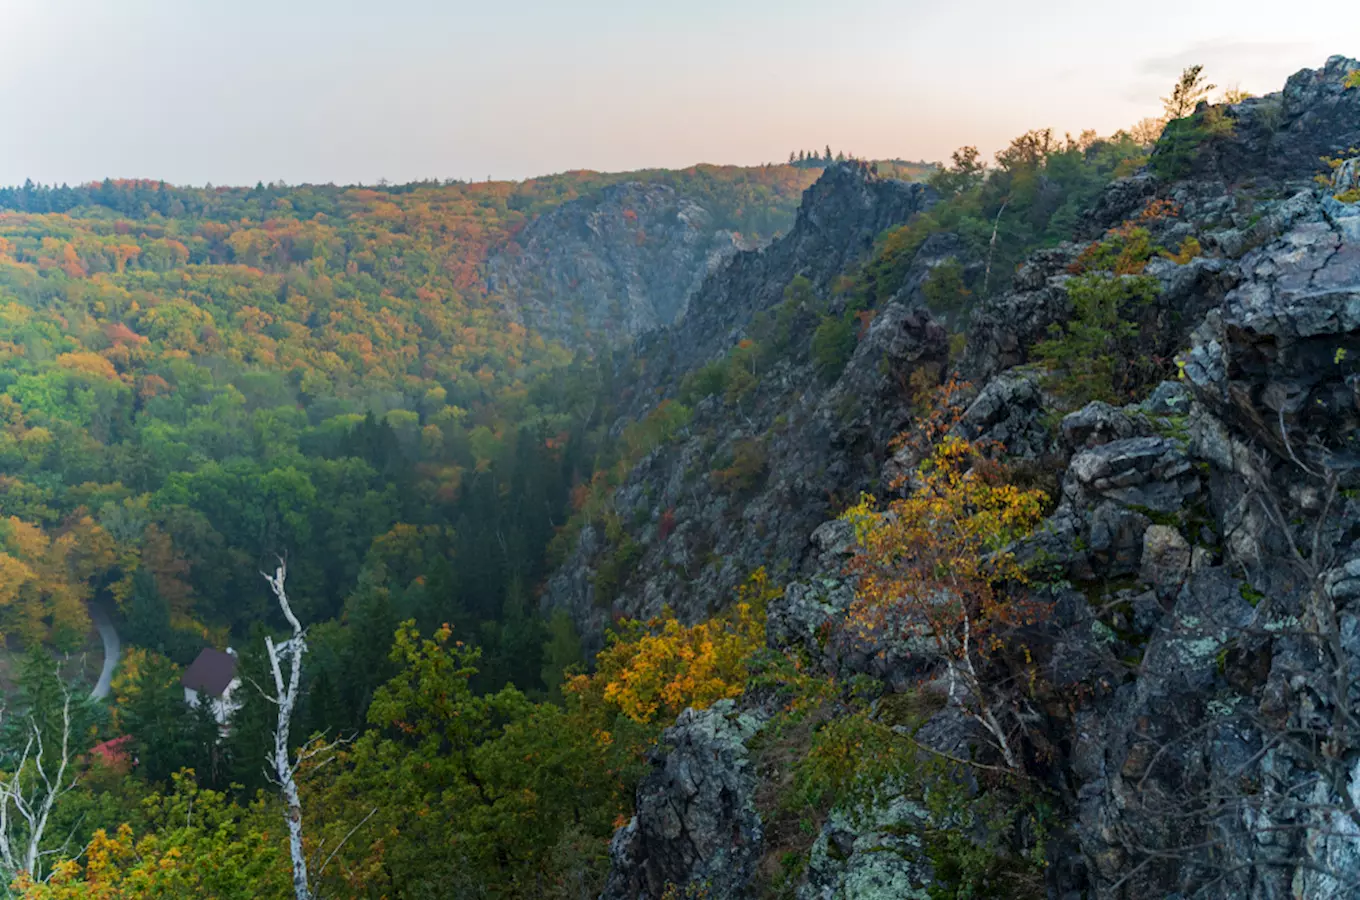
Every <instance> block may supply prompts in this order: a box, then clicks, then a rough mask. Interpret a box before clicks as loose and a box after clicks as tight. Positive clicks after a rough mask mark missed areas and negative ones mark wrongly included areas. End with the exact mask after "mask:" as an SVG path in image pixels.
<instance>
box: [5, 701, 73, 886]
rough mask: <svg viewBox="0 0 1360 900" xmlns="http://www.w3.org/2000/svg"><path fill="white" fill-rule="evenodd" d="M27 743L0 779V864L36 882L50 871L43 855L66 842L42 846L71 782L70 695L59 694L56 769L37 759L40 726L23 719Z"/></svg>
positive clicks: (59, 850)
mask: <svg viewBox="0 0 1360 900" xmlns="http://www.w3.org/2000/svg"><path fill="white" fill-rule="evenodd" d="M29 730H30V733H29V736H28V742H27V743H26V744H25V746H24V752H23V754H22V755H21V756H20V757H19V762H18V764H17V765H15V767H14V771H13V772H12V773H11V774H10V775H9V777H8V778H6V779H4V780H0V866H3V868H4V870H5V875H6V876H7V880H8V879H13V878H14V877H16V876H17V875H19V873H21V872H26V873H28V876H29V877H30V878H31V879H33V880H34V881H37V882H42V881H45V880H46V879H47V875H48V874H50V873H44V872H43V871H42V861H43V859H44V857H47V856H51V855H54V854H60V853H63V852H64V851H65V850H66V845H63V846H61V847H59V848H57V849H54V850H43V849H42V842H43V837H44V836H45V835H46V832H47V823H48V821H49V820H50V819H51V817H52V810H53V808H54V807H56V805H57V801H58V800H60V799H61V798H62V796H64V795H65V794H67V793H69V792H70V791H71V789H72V788H74V787H75V786H76V776H75V773H74V772H71V773H70V774H69V776H68V772H70V769H71V695H70V694H69V693H68V694H65V696H64V697H63V700H62V707H61V755H60V757H59V758H58V759H57V761H56V771H55V772H49V771H48V765H47V763H46V762H44V760H43V756H44V755H45V748H44V747H43V736H42V731H41V730H39V728H38V724H37V722H35V721H33V720H32V719H30V720H29Z"/></svg>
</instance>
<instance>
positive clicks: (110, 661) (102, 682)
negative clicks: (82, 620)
mask: <svg viewBox="0 0 1360 900" xmlns="http://www.w3.org/2000/svg"><path fill="white" fill-rule="evenodd" d="M90 619H91V620H92V621H93V622H94V627H95V628H98V629H99V638H100V640H102V641H103V642H104V668H103V669H102V670H101V671H100V673H99V681H98V682H96V683H95V686H94V690H92V691H90V698H91V699H92V700H103V699H104V698H105V697H107V696H108V695H109V687H110V686H111V685H112V684H113V670H114V669H115V668H117V667H118V656H119V654H120V653H121V652H122V648H123V642H122V641H120V640H119V639H118V632H117V631H116V630H115V629H114V627H113V622H112V621H111V620H110V619H109V614H108V613H107V612H105V611H104V608H103V607H102V606H98V605H96V604H93V603H91V604H90Z"/></svg>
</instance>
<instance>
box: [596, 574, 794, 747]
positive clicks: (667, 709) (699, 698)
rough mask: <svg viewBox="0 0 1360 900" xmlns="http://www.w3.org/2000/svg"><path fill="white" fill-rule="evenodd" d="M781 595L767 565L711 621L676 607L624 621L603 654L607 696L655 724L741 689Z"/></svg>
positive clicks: (600, 671) (600, 662)
mask: <svg viewBox="0 0 1360 900" xmlns="http://www.w3.org/2000/svg"><path fill="white" fill-rule="evenodd" d="M778 594H779V589H778V588H777V587H776V586H775V585H773V584H772V583H771V582H770V579H769V577H768V576H767V575H766V573H765V570H764V569H763V568H761V569H757V570H756V571H755V572H754V573H753V574H752V575H751V577H750V578H749V579H747V581H746V583H745V584H744V585H743V586H742V587H741V588H740V589H739V590H738V600H737V603H736V604H734V605H733V606H732V608H731V609H729V610H728V611H727V612H725V613H724V614H723V615H721V616H718V617H716V618H713V619H710V620H708V621H707V622H701V623H700V624H698V625H682V624H680V622H679V620H677V619H676V618H675V615H674V613H672V612H671V611H670V610H669V609H667V610H666V611H665V612H664V614H663V615H662V616H661V618H659V619H652V620H651V621H649V622H647V623H639V622H635V621H625V622H622V623H621V624H620V629H619V631H618V632H616V633H614V634H611V635H610V637H609V646H607V647H606V648H605V649H604V650H602V651H600V654H599V655H598V656H597V657H596V659H595V663H596V667H597V672H596V675H595V676H594V677H595V678H596V679H598V680H599V681H601V682H603V684H604V699H605V701H606V702H607V703H610V704H612V705H613V706H615V707H617V708H618V710H619V711H620V712H622V713H623V714H624V715H625V716H627V717H628V718H629V719H632V720H633V721H634V722H639V723H642V724H648V723H652V722H656V721H668V720H672V719H674V718H675V717H676V716H677V715H679V714H680V713H681V712H682V711H683V710H685V709H686V708H687V707H694V708H695V709H703V708H705V707H707V706H711V705H712V704H713V703H716V702H717V701H719V700H722V699H725V698H728V697H739V696H741V693H742V691H743V690H744V689H745V687H746V679H747V677H748V676H749V674H750V669H749V666H750V664H751V662H752V660H753V659H754V658H755V657H756V655H757V654H758V653H759V651H760V650H761V649H762V648H763V647H764V646H765V608H766V605H767V604H768V603H769V601H770V600H771V599H772V598H773V597H775V596H778Z"/></svg>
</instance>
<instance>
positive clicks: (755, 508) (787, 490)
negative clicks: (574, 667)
mask: <svg viewBox="0 0 1360 900" xmlns="http://www.w3.org/2000/svg"><path fill="white" fill-rule="evenodd" d="M933 199H934V195H933V193H932V192H931V191H930V190H929V189H928V188H925V187H923V186H920V185H907V184H904V183H900V182H895V181H886V180H881V179H877V178H874V177H872V176H870V175H868V174H867V173H866V172H865V171H864V170H862V169H861V168H859V167H855V166H833V167H831V168H829V169H828V170H827V172H826V173H825V174H824V175H823V176H822V178H821V179H820V180H819V181H818V182H817V183H816V184H815V185H814V186H813V187H812V188H811V189H809V191H808V193H807V195H806V196H805V198H804V202H803V206H802V208H801V210H800V212H799V215H798V219H797V221H796V223H795V225H794V227H793V229H792V231H791V232H790V233H789V234H788V235H787V236H785V237H784V238H782V239H780V240H778V241H775V242H774V243H773V244H771V245H770V246H769V247H766V248H764V249H762V250H759V251H753V252H745V253H741V254H738V255H737V256H736V257H735V258H733V260H732V261H731V262H730V263H729V264H728V265H727V266H726V267H724V268H723V269H722V270H720V271H719V272H717V273H716V274H714V275H713V276H712V277H711V278H709V280H708V281H706V282H705V284H704V286H703V288H702V289H701V290H700V291H699V292H698V293H697V294H696V295H695V296H694V297H693V299H692V301H691V304H690V308H689V311H688V312H687V313H686V315H685V316H684V318H683V319H682V320H681V321H680V322H678V323H677V324H676V325H675V326H674V327H672V328H670V329H668V330H667V331H666V332H664V333H661V334H658V335H655V336H653V337H649V338H646V339H644V340H643V341H642V342H641V343H640V346H639V350H638V353H639V355H640V356H642V357H644V358H645V359H646V361H647V364H646V368H645V372H644V373H643V374H642V375H641V377H640V378H639V379H638V380H637V382H636V384H635V385H634V387H633V391H634V398H635V403H634V410H633V412H632V414H631V415H630V416H629V417H626V418H625V419H624V420H622V421H620V422H619V423H617V424H616V426H615V427H616V428H618V429H622V428H623V427H624V426H625V425H626V424H627V422H628V421H629V420H630V419H631V418H633V417H636V416H641V415H643V414H645V413H646V412H647V411H648V410H649V409H650V408H652V407H653V406H655V404H656V403H657V402H658V401H659V399H660V398H662V397H665V396H671V395H673V394H674V393H675V391H676V390H677V388H678V387H679V383H680V381H681V379H682V377H683V374H684V373H686V372H688V371H690V370H691V369H693V368H695V367H697V366H698V365H701V364H703V363H707V362H709V361H710V360H711V359H713V358H714V357H715V356H719V357H720V356H721V355H722V354H725V353H726V352H727V351H728V350H730V349H731V348H732V347H733V346H734V345H736V344H737V343H738V342H739V341H740V340H741V339H742V338H743V337H744V336H745V329H746V328H747V327H748V326H749V325H750V323H751V320H752V318H753V317H754V316H755V315H756V314H757V313H759V312H761V311H763V310H766V309H768V308H770V307H772V306H775V305H778V304H779V303H782V302H783V299H784V288H785V286H787V285H788V284H789V282H790V281H792V280H793V278H794V277H795V276H797V275H803V276H804V277H806V278H808V280H809V282H810V284H811V286H812V289H813V290H814V292H817V293H818V295H819V296H820V297H822V298H823V299H824V300H825V301H826V302H831V300H830V298H831V293H832V292H831V290H830V283H831V280H832V279H833V278H834V277H835V276H836V275H838V274H839V273H840V272H841V271H842V270H843V268H844V267H845V266H846V265H847V264H848V263H849V262H850V261H852V260H856V259H859V258H860V256H861V255H862V254H863V253H865V252H866V251H867V250H868V249H869V248H870V247H871V246H872V243H873V239H874V237H875V236H876V235H877V234H878V233H880V232H881V231H882V230H883V229H884V228H886V227H888V226H890V225H894V224H900V223H901V222H904V221H907V220H908V219H910V218H911V216H912V215H914V214H915V213H917V212H919V211H921V210H924V209H926V208H928V207H929V205H930V204H931V203H932V202H933ZM803 327H804V330H803V331H798V332H795V333H794V334H793V335H791V337H790V342H789V343H790V348H791V349H790V351H789V352H788V353H787V354H786V355H785V356H783V357H781V358H779V359H777V360H775V361H774V362H773V363H772V364H771V366H770V368H768V369H767V370H764V371H761V372H759V373H758V383H757V384H756V385H755V386H754V387H753V388H752V390H751V391H750V392H749V394H748V395H746V396H743V397H742V398H741V399H740V401H739V402H735V403H734V402H730V401H729V400H727V399H726V398H725V397H723V396H720V395H715V396H712V397H708V398H706V399H704V400H702V401H701V402H699V403H697V404H696V405H695V409H694V416H693V420H692V422H691V424H690V426H689V429H688V431H687V432H686V433H685V434H684V435H682V436H681V438H680V439H679V440H678V441H677V442H675V443H673V444H672V445H670V446H668V447H665V448H662V449H660V450H658V451H657V452H655V453H653V454H652V455H650V456H648V457H647V458H645V459H643V460H642V461H641V462H640V463H639V464H638V466H637V467H636V468H635V469H634V471H633V472H632V473H630V474H629V476H628V478H627V480H626V482H625V484H624V485H623V486H622V487H621V488H620V489H619V490H618V492H617V493H616V495H615V498H614V506H615V509H616V511H617V512H618V513H619V516H620V518H621V520H622V521H623V522H624V523H625V527H627V528H628V529H629V532H630V537H631V538H632V539H633V540H635V541H637V543H638V544H639V545H640V546H641V547H642V548H643V554H642V558H641V560H640V561H639V562H638V564H637V566H636V567H635V569H634V570H633V572H632V573H631V574H630V577H629V578H628V579H627V581H626V583H625V584H624V585H623V586H622V589H621V591H620V592H619V594H618V596H617V597H614V598H612V602H610V603H604V602H600V601H599V600H598V599H597V597H596V596H595V591H594V587H593V577H594V572H595V571H596V570H597V568H598V566H599V565H600V561H601V554H602V553H607V552H609V548H607V547H604V546H603V545H602V542H600V541H597V540H595V537H596V536H595V535H594V534H592V533H590V531H591V530H590V529H587V531H586V532H584V533H583V534H582V536H581V542H580V544H579V545H578V547H577V548H576V551H575V552H574V553H573V554H572V555H571V557H570V558H569V559H568V560H567V561H566V563H565V564H564V565H563V566H562V567H561V568H560V569H559V570H558V571H557V572H556V573H554V575H553V576H552V577H551V578H550V579H549V581H548V584H547V589H546V590H545V592H544V595H543V598H542V603H543V605H544V607H545V608H549V609H556V608H561V609H566V610H568V611H570V612H571V614H572V616H573V618H574V619H575V621H576V623H577V627H578V628H579V629H580V631H581V632H582V633H583V635H584V636H585V638H586V640H587V643H588V644H589V643H591V642H592V641H598V640H599V638H600V636H601V635H602V633H603V630H604V628H605V626H606V624H607V623H608V622H609V620H610V617H611V615H613V614H615V613H621V614H624V615H627V616H630V617H635V618H637V617H640V618H646V617H650V616H654V615H657V614H659V613H660V611H661V609H662V607H663V606H665V605H669V606H670V607H671V608H673V609H674V610H675V612H676V614H677V615H678V616H679V617H680V618H682V619H684V620H686V621H696V620H699V619H702V618H704V617H706V616H708V615H709V614H710V613H711V612H712V611H714V610H716V609H718V608H721V607H722V606H725V605H726V604H727V603H728V602H730V600H731V598H732V597H734V596H735V589H736V587H737V585H738V584H739V583H740V582H741V581H742V579H744V578H745V577H746V576H747V575H748V574H749V573H750V572H751V571H753V570H755V569H756V568H757V567H759V566H770V567H772V569H774V568H779V569H782V570H785V571H788V570H790V569H791V570H794V571H796V570H797V569H799V568H800V567H801V566H802V565H803V564H804V561H805V558H807V557H809V555H810V554H811V553H812V552H813V550H812V548H811V546H810V544H809V535H810V534H811V533H812V531H813V530H814V529H815V528H816V527H817V526H818V525H819V524H821V523H822V522H823V521H824V520H825V519H826V518H827V515H828V509H829V507H830V506H831V504H832V503H833V502H835V501H836V500H837V499H838V498H839V499H842V500H843V499H845V498H853V497H854V496H855V495H856V493H857V492H858V491H860V490H867V489H870V488H871V487H873V486H874V481H875V479H876V477H877V476H878V474H879V470H880V468H881V466H882V463H883V461H884V458H885V457H886V455H887V453H888V449H887V443H888V441H889V439H890V438H891V437H892V436H893V435H895V434H896V433H897V432H898V431H899V430H901V429H902V428H903V427H904V425H905V424H906V423H907V422H909V421H910V417H911V414H912V413H911V409H912V407H911V402H910V398H909V397H908V392H907V391H906V390H905V385H906V383H907V380H908V378H909V377H910V375H911V373H912V372H913V371H915V370H916V369H918V368H921V367H933V368H932V369H931V371H933V372H935V375H936V377H938V374H939V372H940V371H941V370H942V369H943V367H944V365H945V363H946V362H947V359H948V346H947V335H946V333H945V331H944V329H943V328H941V327H940V326H939V324H938V323H936V322H935V320H934V319H933V318H932V317H931V316H930V315H929V313H927V312H925V311H924V310H923V309H921V308H920V307H919V306H916V305H914V304H913V303H912V302H911V301H910V300H907V299H902V300H898V301H893V302H890V303H888V304H886V305H885V306H884V307H883V308H882V309H880V310H879V311H878V314H877V315H876V316H875V317H874V319H873V321H872V323H870V325H869V328H868V330H867V332H866V333H865V334H864V335H863V336H862V337H861V338H860V340H859V341H858V342H857V344H856V347H855V351H854V353H853V355H852V356H851V358H850V360H849V362H848V363H847V364H846V366H845V368H844V370H843V371H842V372H841V374H840V376H839V378H837V379H836V380H835V381H832V382H830V383H828V382H827V380H826V379H824V378H822V377H820V376H819V375H818V374H817V371H816V369H815V367H814V365H813V363H812V360H811V359H810V358H809V355H808V351H807V347H808V345H809V343H810V341H811V337H812V333H811V329H812V328H814V327H815V321H811V322H808V323H806V324H805V325H804V326H803ZM753 445H758V446H759V448H760V453H762V454H763V455H764V465H763V467H762V468H761V471H760V472H759V473H757V474H756V475H755V476H754V477H753V478H752V479H751V480H750V481H749V482H748V483H743V484H742V485H738V486H734V485H731V484H726V483H724V482H722V480H721V479H719V478H715V477H714V475H713V474H712V473H714V472H715V471H720V470H722V469H724V468H725V467H728V466H730V465H732V460H733V458H734V457H735V455H736V453H737V452H738V450H740V449H741V448H743V447H745V448H747V449H749V448H750V447H751V446H753ZM665 510H670V511H671V512H670V516H671V517H672V518H673V520H674V521H675V522H676V523H678V524H677V527H676V528H675V529H674V531H673V532H671V533H669V534H665V535H664V536H663V534H662V530H661V528H660V527H659V517H660V515H661V513H662V511H665Z"/></svg>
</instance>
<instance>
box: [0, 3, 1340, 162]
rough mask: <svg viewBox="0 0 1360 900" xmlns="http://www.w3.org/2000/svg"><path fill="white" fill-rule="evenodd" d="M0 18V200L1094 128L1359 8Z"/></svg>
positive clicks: (1257, 59) (1258, 61)
mask: <svg viewBox="0 0 1360 900" xmlns="http://www.w3.org/2000/svg"><path fill="white" fill-rule="evenodd" d="M1294 9H1295V11H1294V13H1292V14H1289V13H1288V12H1287V8H1286V7H1284V6H1282V5H1281V4H1280V3H1279V2H1278V0H1231V2H1218V0H1176V2H1165V0H1142V2H1140V3H1136V4H1133V5H1130V4H1115V3H1112V2H1103V0H1080V2H1078V0H1008V2H998V0H971V2H967V3H960V2H957V0H949V2H925V0H834V2H828V0H817V2H812V0H679V2H674V0H673V2H666V3H659V2H654V0H488V2H477V3H473V2H466V0H381V2H372V0H370V2H359V0H233V2H229V3H223V2H216V0H0V184H13V183H18V182H21V181H23V179H25V178H32V179H33V180H34V181H38V182H42V183H60V182H68V183H71V184H75V183H79V182H84V181H90V180H98V179H102V178H104V177H115V178H119V177H123V178H134V177H135V178H154V179H159V180H164V181H167V182H171V183H174V184H196V185H201V184H204V183H211V184H217V185H223V184H254V183H256V182H257V181H264V182H274V181H283V182H286V183H288V184H299V183H304V182H312V183H325V182H336V183H370V184H371V183H374V182H376V181H378V180H379V179H382V178H386V179H388V180H390V181H393V182H401V181H410V180H414V179H423V178H460V179H465V180H481V179H485V178H495V179H506V178H516V179H518V178H525V177H530V176H533V175H541V174H548V173H553V172H561V171H565V170H569V169H595V170H600V171H621V170H630V169H639V168H649V167H683V166H687V165H691V164H694V163H699V162H709V163H733V164H740V165H754V164H759V163H762V162H772V161H782V160H785V159H787V158H788V153H789V151H790V150H793V149H797V148H808V149H811V148H814V147H818V148H820V147H824V146H825V145H827V144H830V145H831V146H832V147H833V148H835V149H837V150H845V151H847V152H851V153H854V154H855V155H857V156H860V157H865V158H878V159H882V158H894V157H895V158H904V159H927V160H938V159H945V158H947V157H948V156H949V154H950V152H951V151H952V150H954V149H955V148H957V147H959V146H962V145H965V144H972V145H976V146H978V147H980V148H981V149H982V150H983V151H984V152H985V153H988V154H990V153H991V152H993V151H995V150H997V149H999V148H1001V147H1003V146H1005V144H1006V143H1007V142H1008V141H1009V139H1010V138H1011V137H1013V136H1015V135H1017V134H1020V133H1022V132H1024V131H1025V130H1027V129H1030V128H1035V127H1052V128H1054V129H1055V130H1056V131H1057V132H1058V133H1063V132H1068V131H1070V132H1072V133H1073V134H1076V133H1078V132H1080V131H1081V130H1083V129H1086V128H1094V129H1096V130H1097V131H1099V132H1101V133H1102V134H1108V133H1111V132H1113V131H1115V130H1117V129H1118V128H1120V127H1123V126H1126V125H1129V124H1132V123H1133V122H1136V121H1137V120H1139V119H1141V118H1143V117H1145V116H1149V115H1154V114H1157V113H1158V112H1159V111H1160V103H1159V101H1158V97H1159V96H1161V95H1164V94H1166V93H1167V92H1168V91H1169V88H1170V85H1171V83H1172V82H1173V81H1174V80H1175V78H1176V76H1177V75H1178V74H1179V72H1180V70H1181V69H1182V68H1183V67H1184V66H1186V65H1189V64H1192V63H1202V64H1203V65H1204V66H1205V69H1206V71H1207V73H1208V75H1209V76H1210V79H1211V80H1212V81H1214V82H1216V83H1217V84H1219V85H1221V86H1223V87H1233V86H1237V87H1241V88H1242V89H1244V90H1248V91H1251V92H1253V93H1267V92H1270V91H1274V90H1278V89H1279V88H1280V87H1281V86H1282V85H1283V83H1284V80H1285V79H1286V78H1287V77H1288V76H1289V75H1290V74H1291V73H1293V72H1295V71H1297V70H1299V69H1301V68H1317V67H1319V66H1321V65H1322V64H1323V62H1324V61H1325V60H1326V59H1327V57H1328V56H1330V55H1333V54H1338V53H1341V54H1345V55H1348V56H1360V4H1355V3H1344V2H1340V3H1330V4H1327V11H1326V14H1325V17H1324V19H1323V20H1321V21H1323V22H1325V26H1320V25H1319V19H1318V17H1317V16H1316V15H1314V14H1312V12H1310V11H1309V10H1310V9H1311V8H1310V7H1307V5H1306V4H1305V5H1297V6H1295V7H1294Z"/></svg>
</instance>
